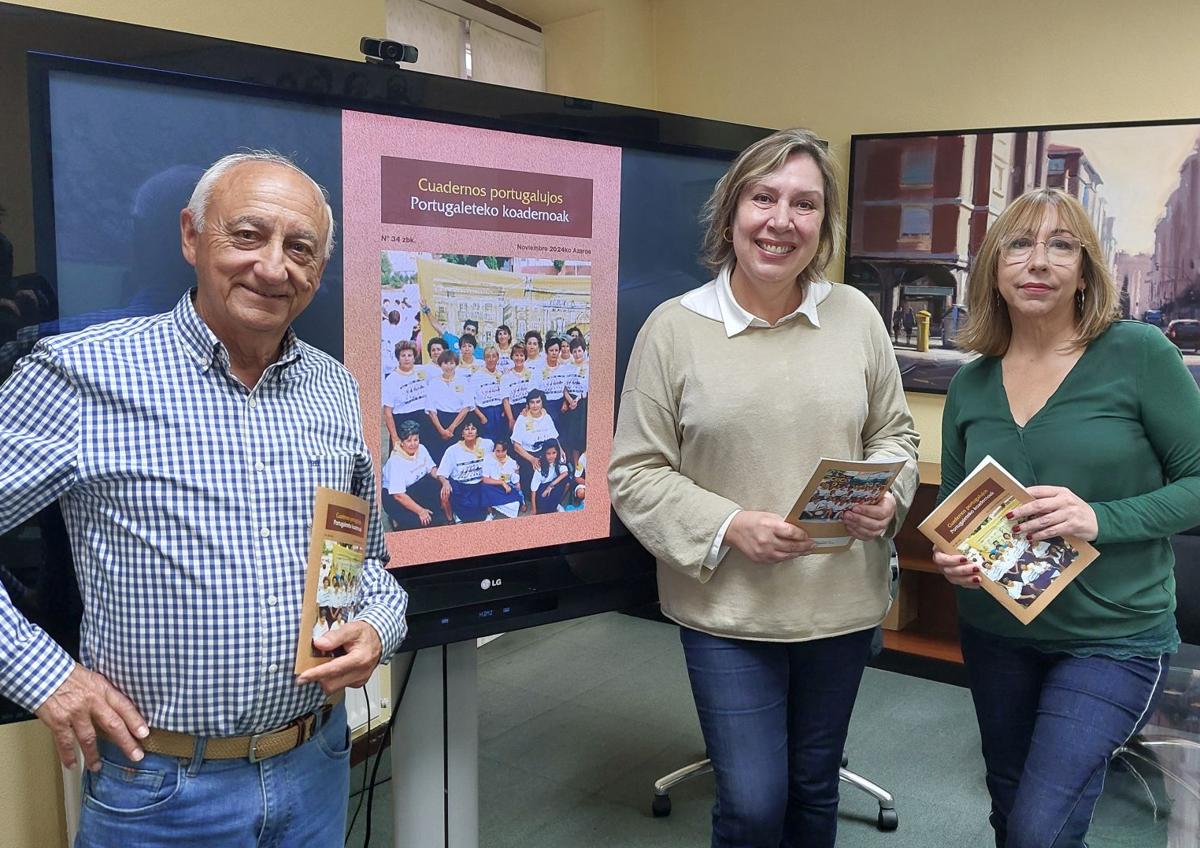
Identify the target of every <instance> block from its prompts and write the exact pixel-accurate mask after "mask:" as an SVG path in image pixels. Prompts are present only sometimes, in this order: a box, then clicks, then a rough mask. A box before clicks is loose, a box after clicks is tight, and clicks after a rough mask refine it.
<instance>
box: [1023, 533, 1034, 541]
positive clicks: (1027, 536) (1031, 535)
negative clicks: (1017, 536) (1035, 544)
mask: <svg viewBox="0 0 1200 848" xmlns="http://www.w3.org/2000/svg"><path fill="white" fill-rule="evenodd" d="M1025 539H1026V540H1027V541H1030V542H1032V541H1033V534H1032V533H1026V534H1025Z"/></svg>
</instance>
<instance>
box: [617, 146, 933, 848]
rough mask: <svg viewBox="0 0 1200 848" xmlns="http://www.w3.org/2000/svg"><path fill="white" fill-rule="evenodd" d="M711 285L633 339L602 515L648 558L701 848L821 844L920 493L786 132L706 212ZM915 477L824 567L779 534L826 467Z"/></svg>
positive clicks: (811, 167)
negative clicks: (708, 823)
mask: <svg viewBox="0 0 1200 848" xmlns="http://www.w3.org/2000/svg"><path fill="white" fill-rule="evenodd" d="M706 221H707V226H708V230H707V234H706V236H705V253H706V256H705V259H706V261H707V262H708V263H709V265H710V266H711V267H712V268H713V269H714V270H715V271H717V278H716V279H715V280H713V281H712V282H710V283H708V284H707V285H705V286H702V287H701V288H699V289H695V290H693V291H691V292H688V293H687V294H685V295H683V296H682V297H679V298H674V299H672V300H669V301H667V302H666V303H664V304H662V305H661V306H659V307H658V308H657V309H656V310H655V311H654V312H653V313H652V314H651V315H650V317H649V318H648V319H647V321H646V324H645V326H644V327H643V328H642V330H641V332H640V333H639V335H638V339H637V342H636V343H635V345H634V349H633V354H632V357H631V359H630V362H629V371H628V374H627V376H626V379H625V386H624V389H623V391H622V395H621V408H620V415H619V418H618V423H617V433H616V441H615V444H614V449H613V457H612V462H611V464H610V467H609V484H610V488H611V492H612V499H613V505H614V506H615V508H616V510H617V513H618V515H620V517H621V520H622V521H624V522H625V524H626V526H628V527H629V529H630V530H631V531H632V532H633V533H634V535H635V536H637V538H638V539H639V540H640V541H641V542H642V544H643V545H645V546H646V548H647V549H649V550H650V551H651V552H652V553H653V554H654V555H655V557H656V558H657V559H658V563H659V568H658V580H659V595H660V598H661V600H662V609H663V612H664V613H665V614H666V615H667V616H668V617H670V618H671V619H672V620H674V621H676V622H678V623H679V624H680V634H681V641H682V643H683V648H684V654H685V656H686V658H687V664H688V673H689V676H690V679H691V682H692V693H693V696H694V698H695V701H696V708H697V711H698V713H699V716H700V724H701V727H702V729H703V732H704V739H705V745H706V747H707V750H708V755H709V757H710V758H711V759H712V763H713V768H714V772H715V775H716V783H717V798H716V804H715V806H714V808H713V843H712V844H713V846H714V848H721V847H722V846H738V848H752V846H753V847H754V848H757V846H762V848H780V846H832V845H833V844H834V839H835V835H836V831H837V800H838V767H839V765H840V762H841V756H842V748H843V745H844V743H845V739H846V730H847V726H848V724H849V720H850V712H851V709H852V708H853V705H854V698H855V695H856V693H857V691H858V685H859V681H860V680H861V677H862V672H863V668H864V666H865V664H866V661H867V659H868V654H869V650H870V643H871V635H872V632H873V631H874V628H875V627H876V626H877V625H878V624H879V622H880V621H881V620H882V619H883V616H884V613H885V612H886V610H887V605H888V575H887V541H886V540H887V538H888V537H889V536H891V535H892V534H893V533H894V532H895V531H896V529H897V528H898V527H899V525H900V522H901V521H902V520H903V516H904V512H905V511H906V510H907V508H908V505H909V503H910V502H911V499H912V494H913V492H914V490H915V488H916V465H915V459H916V448H917V434H916V432H915V431H914V429H913V425H912V418H911V416H910V415H909V412H908V408H907V406H906V404H905V401H904V392H903V389H902V387H901V383H900V374H899V371H898V369H897V367H896V360H895V356H894V354H893V352H892V346H891V341H890V338H889V336H888V331H887V329H886V328H885V327H884V324H883V321H882V319H881V318H880V317H879V313H878V312H877V311H876V310H875V308H874V306H873V305H872V304H871V302H870V301H869V300H868V299H867V298H866V297H865V296H864V295H862V294H861V293H860V292H858V291H857V290H855V289H853V288H850V287H848V286H842V285H833V284H831V283H829V282H828V281H826V280H825V279H824V277H823V272H824V270H825V267H826V265H827V264H828V262H829V260H830V259H831V257H832V256H833V253H834V249H835V245H836V244H837V242H838V240H839V238H840V233H841V230H842V212H841V208H840V205H839V200H838V190H837V185H836V181H835V177H834V172H833V166H832V163H831V161H830V159H829V157H828V155H827V154H826V152H825V150H824V148H823V147H822V146H821V144H820V143H819V141H818V140H817V138H816V137H815V136H814V135H813V134H812V133H809V132H807V131H804V130H786V131H783V132H779V133H776V134H774V135H772V136H770V137H768V138H766V139H763V140H762V141H760V142H757V143H756V144H754V145H752V146H751V147H750V148H748V149H747V150H746V151H745V152H743V153H742V154H741V156H739V157H738V159H737V161H736V162H734V164H733V166H732V167H731V168H730V170H729V172H728V173H727V174H726V175H725V176H724V177H723V178H722V179H721V180H720V182H719V183H718V184H717V186H716V189H715V190H714V192H713V195H712V197H711V198H710V199H709V202H708V204H707V207H706ZM822 456H827V457H832V458H838V459H863V458H875V457H882V456H892V457H902V458H905V459H908V460H911V461H910V463H909V465H908V466H907V467H906V468H905V471H904V472H903V473H902V474H901V476H900V477H899V479H898V480H897V482H896V483H895V484H894V485H893V487H892V490H891V491H889V492H888V493H886V494H885V495H884V497H883V500H882V501H881V502H880V503H878V504H875V505H862V506H856V507H854V509H853V511H852V512H849V513H847V514H846V517H845V521H846V524H847V526H848V528H849V530H850V533H851V534H852V535H853V536H854V537H855V539H857V540H861V541H859V542H856V543H855V544H854V545H852V546H851V547H850V549H849V550H846V551H843V552H840V553H831V554H821V553H817V552H815V550H814V544H813V542H812V541H811V540H810V539H809V538H808V537H807V536H806V534H805V533H804V532H803V531H802V530H800V529H799V528H797V527H795V526H793V525H791V524H788V523H786V522H785V521H784V520H783V518H782V517H781V516H782V515H785V514H786V513H787V511H788V509H789V508H790V507H791V506H792V504H793V503H794V502H795V499H796V497H797V496H798V495H799V493H800V489H801V488H802V487H803V485H804V483H805V481H806V480H807V479H808V477H809V475H810V474H811V473H812V471H813V469H814V468H815V467H816V464H817V461H818V459H819V458H820V457H822Z"/></svg>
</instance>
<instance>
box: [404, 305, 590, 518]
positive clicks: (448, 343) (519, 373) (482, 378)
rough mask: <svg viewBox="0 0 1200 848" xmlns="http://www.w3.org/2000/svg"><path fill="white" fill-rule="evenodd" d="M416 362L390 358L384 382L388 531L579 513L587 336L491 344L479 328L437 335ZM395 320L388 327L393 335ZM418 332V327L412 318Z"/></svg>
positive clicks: (506, 333) (407, 351)
mask: <svg viewBox="0 0 1200 848" xmlns="http://www.w3.org/2000/svg"><path fill="white" fill-rule="evenodd" d="M419 309H420V311H421V312H423V313H424V314H425V315H426V318H427V319H429V320H430V321H431V324H432V325H433V326H434V328H435V331H436V332H438V335H436V336H434V337H433V338H430V339H429V340H428V341H427V342H426V343H425V346H424V350H423V351H422V349H421V347H420V345H419V344H418V343H417V342H416V341H415V340H413V339H407V338H405V339H400V340H399V341H397V342H396V344H395V347H394V355H395V362H396V365H395V367H394V368H393V369H392V370H391V371H390V372H389V373H388V374H387V375H386V376H385V377H384V380H383V388H382V392H381V394H382V403H383V420H384V426H385V427H386V428H387V431H388V436H389V444H390V454H389V457H388V459H387V461H386V462H385V463H384V468H383V475H382V476H383V479H382V490H383V504H384V510H385V512H386V513H387V514H388V516H389V517H390V518H391V520H392V522H393V526H394V527H395V529H400V530H404V529H415V528H418V527H429V526H436V525H442V524H458V523H467V522H474V521H491V520H496V519H503V518H517V517H518V516H522V515H537V514H545V513H550V512H564V511H571V510H574V509H579V508H582V506H583V503H584V499H585V497H586V477H587V471H586V469H587V409H588V389H589V383H590V375H589V362H588V345H587V341H586V340H585V338H584V333H583V331H582V330H581V329H580V328H578V327H570V328H568V329H567V330H566V331H565V333H563V334H561V335H559V334H554V333H548V334H546V335H545V336H543V334H542V333H541V332H540V331H538V330H532V329H531V330H528V331H527V332H526V333H525V335H524V337H523V338H521V339H519V340H515V339H514V336H513V332H512V330H511V329H510V328H509V327H508V326H507V325H505V324H501V325H500V326H498V327H497V328H496V329H495V330H494V331H493V333H492V338H491V339H490V340H487V341H481V340H480V333H479V323H478V321H475V320H472V319H468V320H466V321H464V322H463V326H462V332H461V333H460V334H457V335H456V334H453V333H451V332H448V331H446V330H444V329H443V328H441V327H439V326H438V325H437V324H436V322H434V321H433V320H432V318H431V316H430V310H429V307H428V306H427V305H426V304H424V303H421V304H420V307H419ZM396 312H397V310H394V309H393V310H387V309H386V305H385V314H384V319H383V320H384V323H385V325H388V326H393V327H394V326H396V325H397V324H398V323H399V318H398V317H397V315H396ZM413 320H414V321H415V320H416V319H413Z"/></svg>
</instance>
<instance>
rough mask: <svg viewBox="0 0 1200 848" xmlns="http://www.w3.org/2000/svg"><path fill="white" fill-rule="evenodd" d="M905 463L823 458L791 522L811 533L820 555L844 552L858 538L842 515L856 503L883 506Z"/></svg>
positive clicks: (788, 516) (790, 518)
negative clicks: (849, 528)
mask: <svg viewBox="0 0 1200 848" xmlns="http://www.w3.org/2000/svg"><path fill="white" fill-rule="evenodd" d="M904 462H905V460H903V459H882V460H863V461H860V462H856V461H852V460H849V459H826V458H825V457H822V458H821V461H820V462H819V463H817V470H816V471H814V472H813V475H812V477H810V478H809V480H808V484H807V485H806V486H805V487H804V491H803V492H801V493H800V497H799V499H798V500H797V501H796V505H795V506H793V507H792V509H791V511H790V512H788V514H787V520H788V521H789V522H790V523H792V524H795V525H796V526H798V527H800V528H801V529H802V530H804V531H805V532H806V533H808V535H809V538H811V539H812V540H813V541H814V542H816V544H817V552H819V553H833V552H835V551H844V550H846V549H847V548H849V547H850V545H851V544H853V543H854V537H853V536H851V535H850V533H849V531H847V530H846V525H845V524H843V523H842V513H843V512H845V511H846V510H847V509H849V508H850V507H852V506H854V505H855V504H862V503H866V504H875V503H879V501H880V500H881V499H882V498H883V495H884V493H885V492H887V490H888V486H890V485H892V481H893V480H895V479H896V475H897V474H899V473H900V470H901V469H902V468H904Z"/></svg>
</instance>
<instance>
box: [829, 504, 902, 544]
mask: <svg viewBox="0 0 1200 848" xmlns="http://www.w3.org/2000/svg"><path fill="white" fill-rule="evenodd" d="M895 517H896V497H895V495H893V494H892V493H891V492H884V495H883V498H882V499H881V500H880V501H879V503H877V504H855V505H854V506H852V507H850V509H848V510H846V511H845V512H843V513H842V523H843V524H845V525H846V530H847V531H849V533H850V535H851V536H853V537H854V538H855V539H859V540H861V541H864V542H866V541H869V540H871V539H878V538H880V537H881V536H883V534H884V533H886V532H887V528H888V525H889V524H891V523H892V519H893V518H895Z"/></svg>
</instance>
